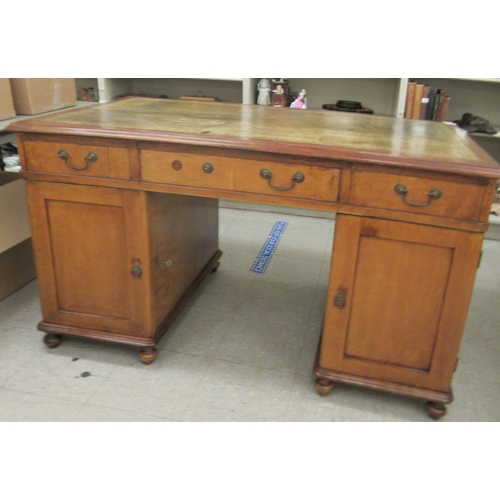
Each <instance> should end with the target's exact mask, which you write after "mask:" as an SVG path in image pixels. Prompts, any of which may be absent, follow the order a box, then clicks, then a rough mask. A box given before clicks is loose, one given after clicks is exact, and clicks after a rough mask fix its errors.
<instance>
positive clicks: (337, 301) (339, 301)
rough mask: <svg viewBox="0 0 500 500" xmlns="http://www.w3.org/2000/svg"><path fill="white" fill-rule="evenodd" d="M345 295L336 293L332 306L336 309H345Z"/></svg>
mask: <svg viewBox="0 0 500 500" xmlns="http://www.w3.org/2000/svg"><path fill="white" fill-rule="evenodd" d="M345 299H346V297H345V293H338V294H337V295H335V298H334V299H333V304H334V306H335V307H337V308H338V309H344V307H345Z"/></svg>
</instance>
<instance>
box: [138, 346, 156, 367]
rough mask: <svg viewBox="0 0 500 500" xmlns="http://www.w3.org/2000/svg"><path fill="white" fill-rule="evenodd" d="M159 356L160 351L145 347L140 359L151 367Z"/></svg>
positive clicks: (140, 352)
mask: <svg viewBox="0 0 500 500" xmlns="http://www.w3.org/2000/svg"><path fill="white" fill-rule="evenodd" d="M156 356H158V351H157V350H156V349H155V348H154V347H145V348H144V349H141V350H140V351H139V359H140V360H141V361H142V362H143V363H144V364H145V365H150V364H151V363H152V362H153V361H154V360H155V359H156Z"/></svg>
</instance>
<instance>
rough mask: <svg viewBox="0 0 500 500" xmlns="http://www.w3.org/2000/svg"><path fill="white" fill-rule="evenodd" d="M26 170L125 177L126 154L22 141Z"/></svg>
mask: <svg viewBox="0 0 500 500" xmlns="http://www.w3.org/2000/svg"><path fill="white" fill-rule="evenodd" d="M24 155H25V162H26V165H25V167H26V169H27V170H31V171H35V172H46V173H51V174H71V175H82V176H90V177H111V178H118V179H127V178H128V177H129V155H128V151H127V149H125V148H115V147H106V146H96V145H94V144H91V143H89V144H72V143H69V142H43V141H26V142H24Z"/></svg>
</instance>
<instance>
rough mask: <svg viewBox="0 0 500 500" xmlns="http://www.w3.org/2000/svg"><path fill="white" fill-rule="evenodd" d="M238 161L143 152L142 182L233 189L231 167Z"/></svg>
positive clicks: (204, 156)
mask: <svg viewBox="0 0 500 500" xmlns="http://www.w3.org/2000/svg"><path fill="white" fill-rule="evenodd" d="M235 161H238V160H234V159H232V158H224V157H219V156H208V155H201V154H185V153H177V152H170V151H153V150H148V149H143V150H141V151H140V162H141V179H142V180H143V181H148V182H163V183H166V184H175V185H179V186H194V187H206V188H214V189H228V190H230V189H231V188H232V178H233V174H232V167H233V163H234V162H235Z"/></svg>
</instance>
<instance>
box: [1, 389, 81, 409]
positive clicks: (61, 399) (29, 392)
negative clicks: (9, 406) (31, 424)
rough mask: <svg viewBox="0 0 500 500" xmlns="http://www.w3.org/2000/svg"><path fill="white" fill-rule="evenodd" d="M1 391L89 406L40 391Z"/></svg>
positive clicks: (75, 400) (79, 401)
mask: <svg viewBox="0 0 500 500" xmlns="http://www.w3.org/2000/svg"><path fill="white" fill-rule="evenodd" d="M0 389H1V390H3V391H8V392H12V393H18V394H27V395H30V396H40V397H43V398H47V399H52V400H55V401H63V402H67V403H76V404H80V405H86V404H87V402H86V401H82V400H77V399H71V398H67V397H61V396H54V395H52V394H45V393H43V392H38V391H36V392H33V391H22V390H19V389H9V388H8V387H0Z"/></svg>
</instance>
